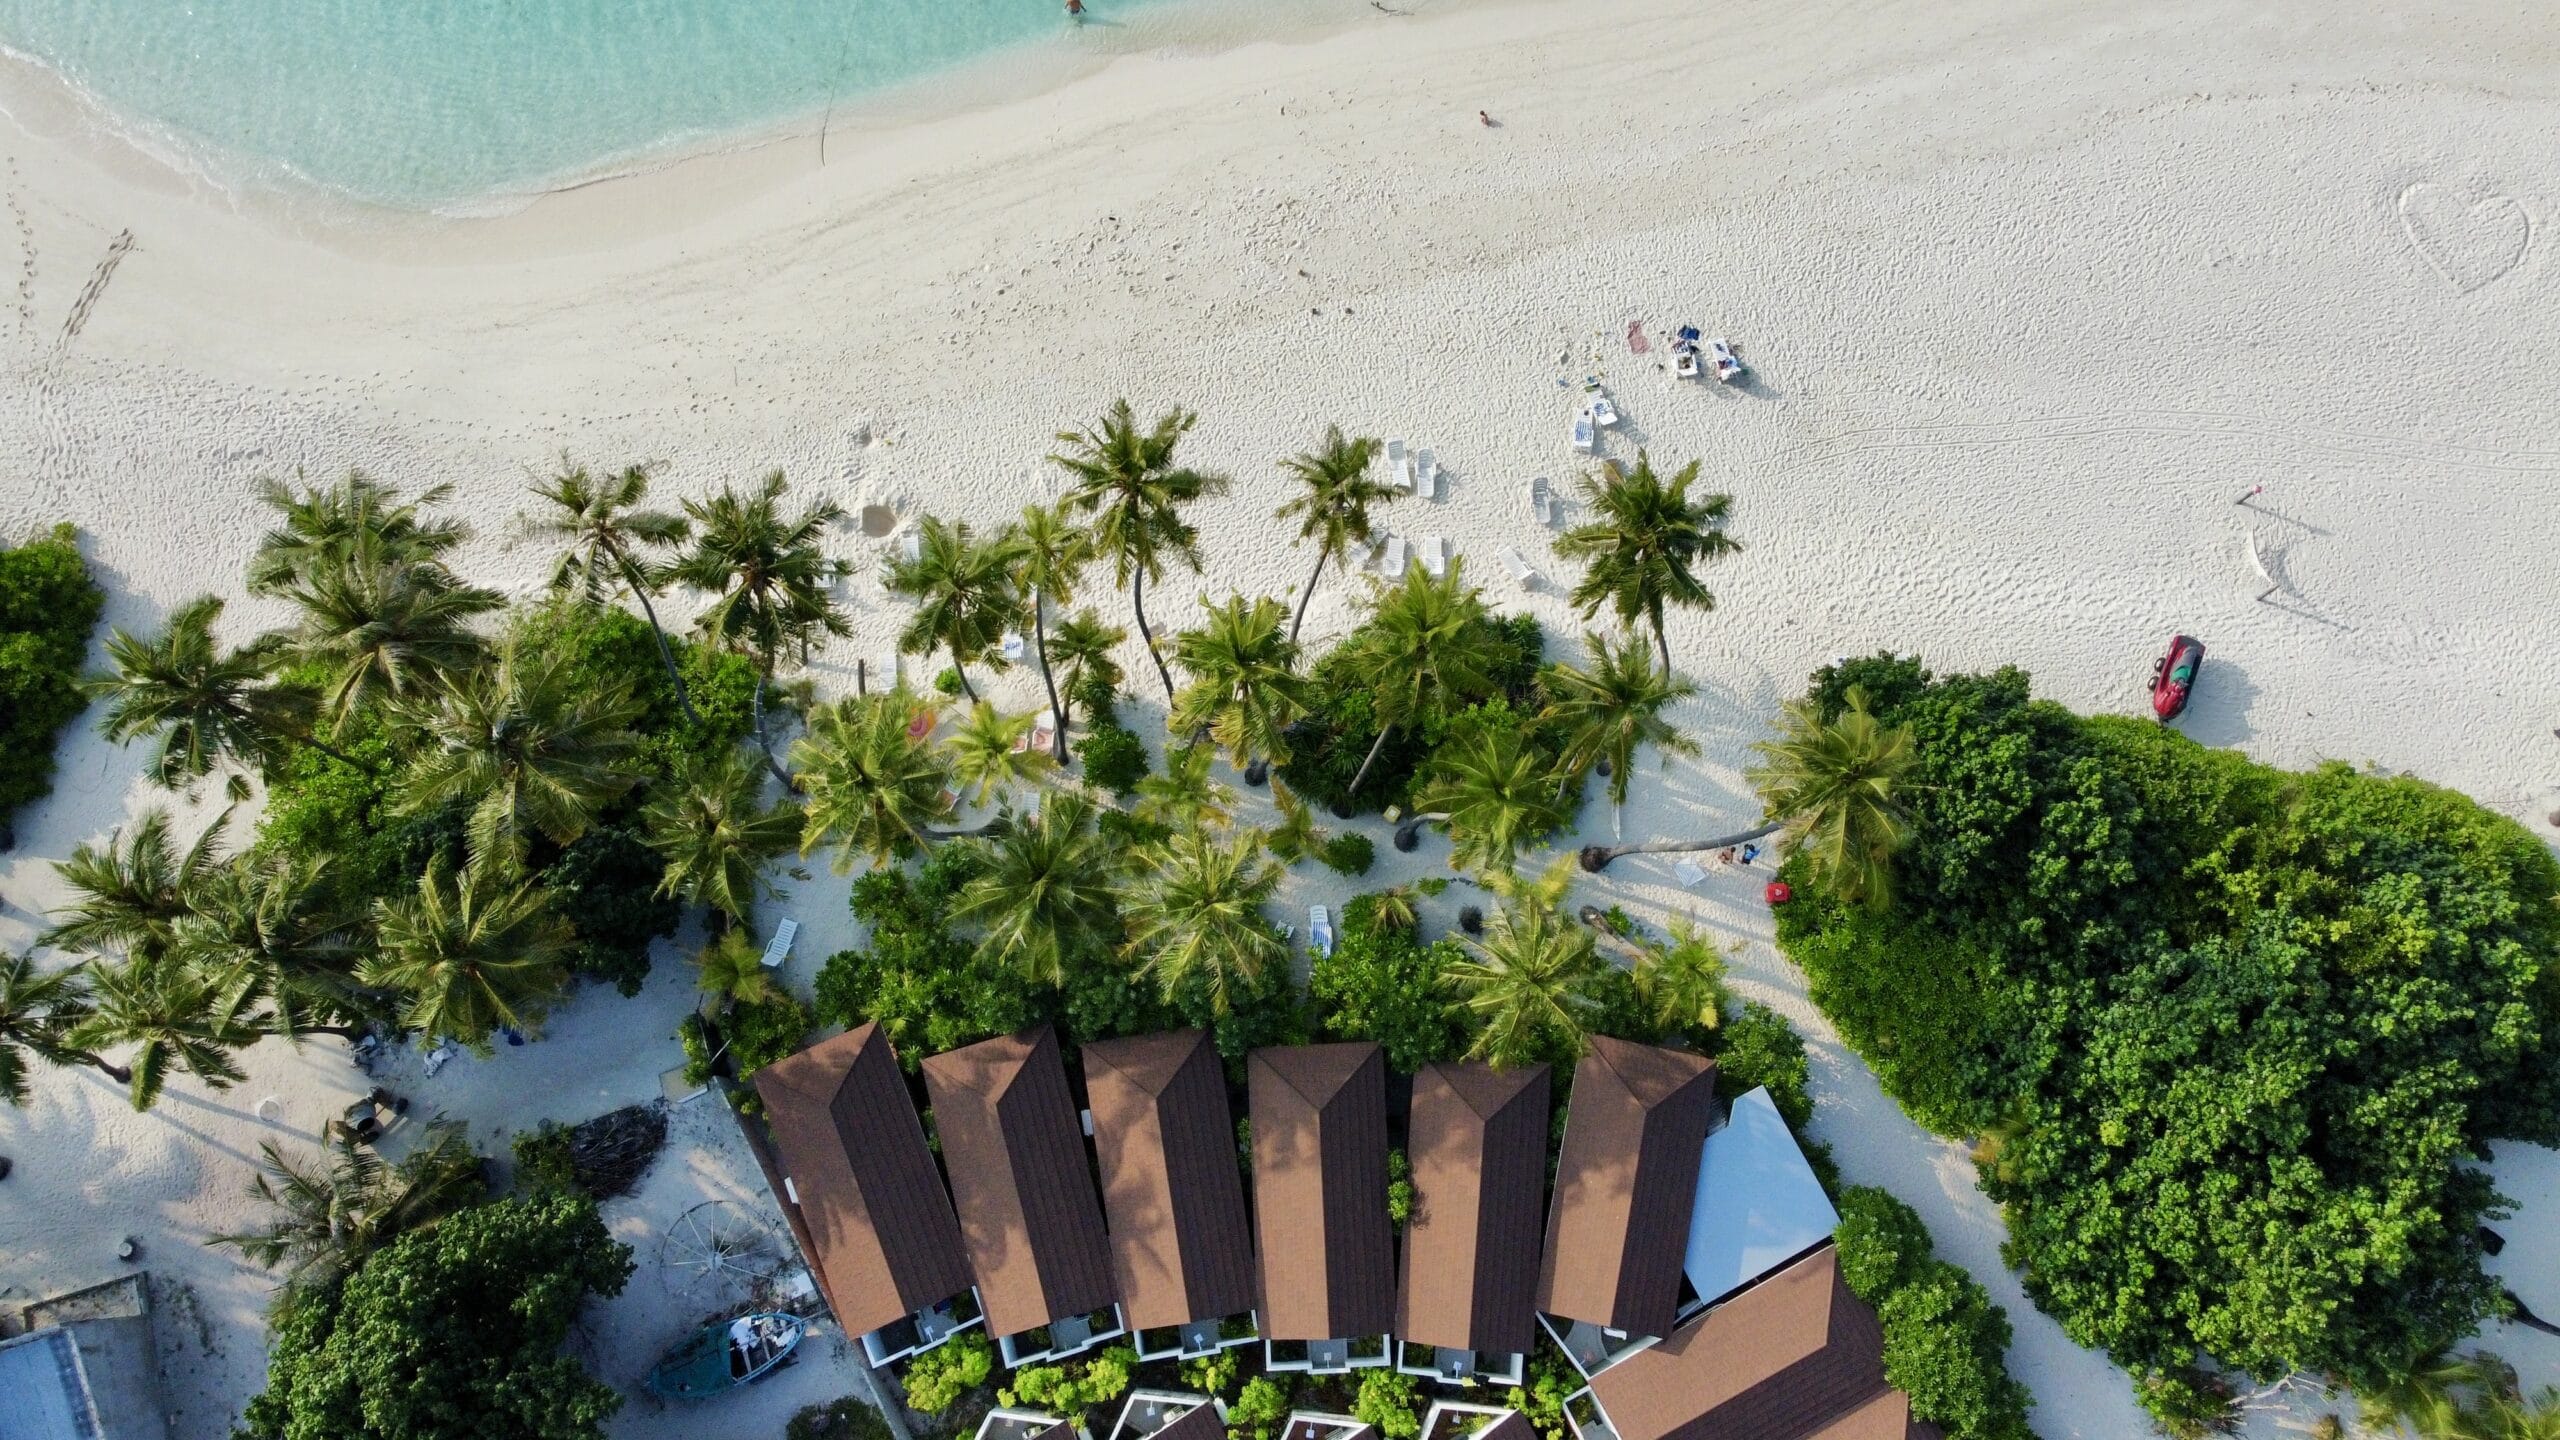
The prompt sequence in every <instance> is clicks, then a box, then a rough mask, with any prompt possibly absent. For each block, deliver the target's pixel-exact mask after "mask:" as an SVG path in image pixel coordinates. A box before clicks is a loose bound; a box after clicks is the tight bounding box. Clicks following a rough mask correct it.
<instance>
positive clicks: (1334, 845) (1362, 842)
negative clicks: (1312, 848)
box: [1316, 830, 1378, 875]
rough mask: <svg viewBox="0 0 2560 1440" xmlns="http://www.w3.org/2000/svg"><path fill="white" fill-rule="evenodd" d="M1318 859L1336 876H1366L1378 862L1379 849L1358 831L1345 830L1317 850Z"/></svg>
mask: <svg viewBox="0 0 2560 1440" xmlns="http://www.w3.org/2000/svg"><path fill="white" fill-rule="evenodd" d="M1316 858H1317V859H1318V860H1321V861H1323V862H1324V866H1325V868H1326V869H1328V870H1331V871H1332V872H1333V873H1335V874H1336V875H1366V874H1368V873H1369V867H1370V866H1372V865H1374V864H1376V863H1377V862H1378V847H1377V846H1376V845H1374V844H1372V843H1370V840H1369V837H1368V836H1366V835H1363V834H1361V833H1359V832H1358V831H1356V830H1345V831H1343V832H1342V833H1341V834H1339V835H1336V836H1334V837H1333V838H1332V839H1330V840H1327V841H1325V842H1324V844H1322V845H1321V846H1318V847H1317V849H1316Z"/></svg>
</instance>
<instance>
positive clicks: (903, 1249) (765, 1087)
mask: <svg viewBox="0 0 2560 1440" xmlns="http://www.w3.org/2000/svg"><path fill="white" fill-rule="evenodd" d="M755 1085H756V1093H757V1094H758V1095H759V1096H761V1097H763V1099H764V1111H765V1125H766V1127H767V1128H768V1129H770V1130H771V1131H772V1132H773V1142H774V1148H775V1149H776V1150H777V1151H778V1152H779V1155H780V1159H781V1162H782V1171H783V1174H784V1175H786V1176H788V1177H789V1178H790V1181H791V1189H793V1190H796V1191H798V1192H799V1195H800V1200H799V1203H798V1204H797V1205H796V1206H795V1205H793V1204H792V1203H791V1199H790V1197H789V1195H787V1194H786V1195H784V1196H783V1197H781V1198H782V1201H783V1204H784V1206H785V1208H786V1209H790V1210H794V1211H796V1212H797V1219H798V1222H799V1223H798V1225H797V1226H796V1227H795V1228H797V1229H798V1230H800V1231H801V1232H802V1233H804V1234H805V1235H806V1236H807V1237H808V1239H807V1243H808V1245H809V1247H810V1254H809V1263H810V1266H811V1268H812V1269H814V1270H815V1271H816V1272H817V1279H818V1283H819V1285H820V1286H821V1287H822V1288H823V1289H824V1290H825V1291H826V1296H827V1305H828V1308H830V1309H832V1310H834V1311H835V1313H836V1319H837V1321H838V1322H839V1323H841V1324H842V1325H843V1326H844V1328H845V1332H846V1333H847V1334H849V1335H867V1334H869V1333H870V1332H872V1331H874V1330H877V1329H879V1328H880V1327H881V1326H883V1325H886V1324H888V1323H889V1322H891V1321H893V1320H896V1319H898V1318H899V1317H901V1316H904V1315H907V1314H911V1313H913V1312H914V1311H917V1310H921V1309H923V1308H925V1307H926V1306H928V1305H938V1304H940V1303H941V1302H943V1301H944V1300H948V1299H950V1298H951V1297H952V1296H954V1295H957V1294H959V1293H961V1292H962V1291H964V1290H967V1289H968V1288H969V1262H968V1260H967V1258H966V1257H965V1256H964V1255H963V1254H962V1252H961V1249H960V1226H959V1223H958V1222H957V1221H956V1220H955V1219H954V1218H953V1217H952V1213H951V1200H950V1197H949V1196H947V1195H945V1194H944V1193H943V1190H942V1177H941V1176H940V1175H939V1174H937V1173H935V1171H934V1168H933V1155H932V1153H931V1152H930V1151H928V1150H926V1149H925V1143H924V1127H923V1126H922V1125H920V1124H918V1123H917V1121H916V1111H915V1105H914V1103H913V1102H912V1101H911V1100H909V1099H908V1097H907V1085H906V1080H905V1077H903V1076H901V1075H900V1074H899V1073H898V1057H897V1054H896V1052H895V1051H894V1050H892V1049H891V1048H890V1045H889V1037H888V1036H886V1035H883V1034H881V1033H880V1027H879V1026H877V1025H865V1026H863V1027H862V1028H861V1029H859V1030H852V1031H848V1032H846V1033H845V1034H842V1035H838V1036H836V1037H835V1038H834V1039H832V1040H822V1041H820V1042H819V1043H817V1044H815V1045H812V1046H810V1047H809V1048H808V1049H806V1050H803V1051H801V1052H800V1053H799V1054H797V1055H793V1056H791V1057H789V1058H787V1059H783V1060H777V1061H775V1062H774V1063H773V1064H770V1065H767V1066H765V1067H764V1068H762V1069H760V1070H758V1071H756V1074H755Z"/></svg>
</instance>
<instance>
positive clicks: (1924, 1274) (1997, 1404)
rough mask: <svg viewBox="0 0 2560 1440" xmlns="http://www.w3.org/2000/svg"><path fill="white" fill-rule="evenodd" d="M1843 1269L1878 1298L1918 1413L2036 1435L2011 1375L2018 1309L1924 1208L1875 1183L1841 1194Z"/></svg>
mask: <svg viewBox="0 0 2560 1440" xmlns="http://www.w3.org/2000/svg"><path fill="white" fill-rule="evenodd" d="M1832 1241H1833V1244H1834V1246H1835V1247H1836V1248H1837V1249H1838V1252H1839V1264H1840V1278H1841V1279H1842V1280H1843V1281H1845V1282H1846V1283H1847V1284H1848V1286H1849V1288H1850V1289H1851V1290H1853V1291H1855V1292H1856V1293H1857V1295H1858V1298H1859V1299H1861V1300H1864V1301H1866V1302H1867V1303H1868V1304H1870V1305H1873V1306H1874V1307H1876V1317H1877V1318H1878V1319H1879V1320H1880V1321H1882V1322H1883V1325H1884V1374H1885V1379H1886V1380H1888V1381H1890V1382H1891V1383H1892V1384H1893V1385H1894V1386H1895V1388H1897V1389H1900V1390H1901V1391H1903V1392H1904V1393H1905V1394H1908V1395H1909V1396H1910V1397H1911V1413H1912V1414H1913V1415H1916V1416H1918V1417H1919V1418H1921V1419H1924V1420H1929V1421H1933V1422H1935V1423H1936V1424H1937V1425H1938V1426H1939V1428H1941V1429H1943V1430H1945V1431H1946V1432H1947V1436H1948V1440H2033V1437H2034V1435H2035V1431H2034V1430H2032V1429H2030V1428H2029V1427H2028V1425H2027V1392H2026V1387H2024V1386H2022V1385H2020V1384H2019V1383H2018V1382H2017V1381H2016V1380H2014V1379H2012V1378H2011V1377H2010V1375H2009V1365H2008V1350H2009V1316H2008V1313H2007V1312H2006V1311H2003V1310H2002V1309H2001V1308H2000V1307H1999V1306H1998V1305H1997V1304H1995V1303H1993V1301H1992V1299H1991V1293H1990V1292H1989V1291H1987V1290H1985V1289H1983V1288H1982V1286H1981V1285H1979V1284H1977V1283H1976V1282H1975V1281H1974V1279H1973V1277H1972V1276H1970V1275H1967V1274H1966V1273H1965V1272H1964V1271H1963V1270H1962V1269H1961V1268H1960V1267H1958V1266H1955V1265H1950V1264H1948V1263H1947V1262H1946V1261H1944V1260H1940V1259H1938V1258H1936V1256H1935V1255H1933V1254H1932V1253H1931V1245H1930V1240H1929V1228H1928V1226H1927V1225H1925V1224H1924V1223H1922V1221H1921V1219H1920V1216H1919V1214H1918V1212H1916V1211H1914V1210H1913V1209H1912V1208H1911V1207H1910V1206H1908V1205H1905V1204H1903V1203H1902V1202H1901V1201H1899V1200H1897V1199H1895V1198H1894V1197H1893V1196H1891V1195H1889V1194H1887V1193H1886V1192H1884V1191H1882V1190H1878V1189H1875V1188H1873V1187H1871V1186H1864V1185H1860V1186H1852V1187H1851V1188H1849V1189H1847V1190H1845V1191H1843V1192H1841V1195H1840V1228H1839V1229H1838V1230H1837V1231H1836V1232H1834V1234H1833V1237H1832Z"/></svg>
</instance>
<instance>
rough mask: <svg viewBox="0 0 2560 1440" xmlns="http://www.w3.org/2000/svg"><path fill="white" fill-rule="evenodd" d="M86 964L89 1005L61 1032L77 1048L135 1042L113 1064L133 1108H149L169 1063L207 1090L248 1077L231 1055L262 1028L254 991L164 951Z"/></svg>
mask: <svg viewBox="0 0 2560 1440" xmlns="http://www.w3.org/2000/svg"><path fill="white" fill-rule="evenodd" d="M88 969H89V989H90V1004H91V1009H90V1012H89V1013H88V1014H87V1015H86V1016H84V1017H82V1018H81V1020H80V1022H79V1023H78V1024H76V1025H74V1026H73V1027H72V1028H71V1031H70V1033H69V1035H68V1036H67V1037H66V1038H67V1039H68V1040H69V1042H70V1043H71V1044H72V1045H73V1046H75V1047H77V1048H79V1049H81V1050H89V1051H95V1050H105V1049H111V1048H114V1047H117V1046H125V1045H130V1046H132V1047H133V1054H132V1056H131V1057H130V1058H129V1059H128V1060H127V1061H126V1063H125V1064H124V1065H123V1066H120V1067H117V1068H119V1069H121V1070H123V1071H124V1072H125V1083H126V1088H127V1090H128V1092H129V1094H130V1096H131V1099H132V1100H133V1108H134V1109H136V1110H148V1109H150V1108H151V1107H152V1105H153V1104H155V1103H156V1102H157V1101H158V1100H159V1099H160V1092H161V1090H162V1089H163V1088H164V1087H165V1086H166V1085H167V1084H168V1081H169V1071H170V1069H171V1067H173V1066H174V1067H176V1068H178V1069H180V1070H184V1071H185V1072H186V1073H188V1074H190V1075H193V1076H194V1077H196V1078H197V1079H198V1080H201V1081H203V1082H204V1084H205V1088H207V1089H209V1090H228V1089H230V1088H231V1087H232V1086H233V1085H235V1084H237V1083H238V1082H239V1081H241V1080H242V1079H244V1078H246V1072H244V1071H243V1070H241V1068H240V1066H239V1064H238V1063H237V1062H236V1061H235V1060H233V1058H232V1057H233V1056H234V1055H236V1054H237V1053H238V1052H240V1051H242V1050H245V1049H247V1048H248V1047H249V1046H251V1045H254V1044H256V1043H257V1042H258V1040H259V1037H261V1036H263V1035H265V1034H266V1033H267V1017H266V1016H264V1015H262V1014H259V1013H256V1012H255V1011H254V1010H253V1008H252V1006H253V1003H254V997H250V996H246V995H241V994H238V993H236V992H234V991H231V990H229V989H227V988H226V987H225V986H223V985H222V984H221V983H220V978H219V977H217V976H214V975H211V974H208V973H206V972H205V971H202V970H199V969H197V968H196V967H194V966H192V965H186V964H181V963H179V962H178V961H177V960H175V959H173V958H171V957H168V956H165V955H163V956H150V957H142V956H137V957H135V958H133V959H130V960H127V961H124V962H123V963H122V964H117V965H104V964H93V965H91V966H89V967H88ZM111 1073H112V1072H111Z"/></svg>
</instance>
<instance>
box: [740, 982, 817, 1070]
mask: <svg viewBox="0 0 2560 1440" xmlns="http://www.w3.org/2000/svg"><path fill="white" fill-rule="evenodd" d="M722 1029H723V1030H725V1031H726V1032H727V1034H728V1036H729V1064H730V1065H731V1067H732V1068H734V1069H735V1070H736V1071H737V1075H738V1078H739V1079H740V1080H746V1079H750V1078H752V1077H753V1076H754V1075H755V1073H756V1072H757V1071H758V1070H761V1069H763V1068H764V1067H765V1066H767V1065H770V1064H772V1063H773V1062H774V1061H776V1060H780V1059H783V1058H785V1057H787V1056H789V1055H790V1054H791V1053H792V1052H793V1051H795V1050H798V1049H799V1048H800V1042H802V1041H803V1040H806V1039H808V1038H809V1029H810V1024H809V1009H808V1007H807V1006H805V1005H802V1004H801V1003H800V1002H799V1001H797V1000H794V999H792V998H791V997H790V996H788V995H780V994H777V995H775V996H774V997H773V998H772V999H770V1000H758V1001H753V1002H749V1003H741V1004H738V1005H734V1006H731V1007H730V1009H729V1016H728V1018H727V1019H726V1020H725V1021H723V1022H722Z"/></svg>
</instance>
